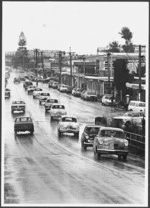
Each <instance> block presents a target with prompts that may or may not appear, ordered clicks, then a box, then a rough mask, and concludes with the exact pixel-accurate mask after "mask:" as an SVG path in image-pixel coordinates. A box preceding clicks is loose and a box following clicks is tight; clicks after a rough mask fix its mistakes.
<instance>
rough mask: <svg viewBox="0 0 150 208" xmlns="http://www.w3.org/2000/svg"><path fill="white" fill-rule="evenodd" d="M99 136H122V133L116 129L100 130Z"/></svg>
mask: <svg viewBox="0 0 150 208" xmlns="http://www.w3.org/2000/svg"><path fill="white" fill-rule="evenodd" d="M100 136H102V137H118V138H124V133H123V132H122V131H116V130H101V132H100Z"/></svg>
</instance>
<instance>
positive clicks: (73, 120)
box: [62, 117, 77, 122]
mask: <svg viewBox="0 0 150 208" xmlns="http://www.w3.org/2000/svg"><path fill="white" fill-rule="evenodd" d="M62 121H63V122H77V119H76V118H72V117H64V118H62Z"/></svg>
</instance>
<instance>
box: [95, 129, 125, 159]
mask: <svg viewBox="0 0 150 208" xmlns="http://www.w3.org/2000/svg"><path fill="white" fill-rule="evenodd" d="M93 150H94V157H95V159H100V157H101V155H102V154H113V155H114V154H115V155H118V160H120V159H121V158H123V160H124V161H126V159H127V155H128V152H129V151H128V140H127V139H126V138H125V134H124V130H122V129H120V128H114V127H101V128H100V131H99V132H98V135H97V136H96V137H95V139H94V143H93Z"/></svg>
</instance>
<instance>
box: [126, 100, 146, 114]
mask: <svg viewBox="0 0 150 208" xmlns="http://www.w3.org/2000/svg"><path fill="white" fill-rule="evenodd" d="M128 111H138V112H139V111H143V112H144V111H145V102H142V101H137V100H130V102H129V105H128Z"/></svg>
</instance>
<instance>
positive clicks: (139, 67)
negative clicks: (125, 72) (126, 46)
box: [138, 45, 141, 101]
mask: <svg viewBox="0 0 150 208" xmlns="http://www.w3.org/2000/svg"><path fill="white" fill-rule="evenodd" d="M138 69H139V70H138V71H139V101H141V45H139V66H138Z"/></svg>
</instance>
